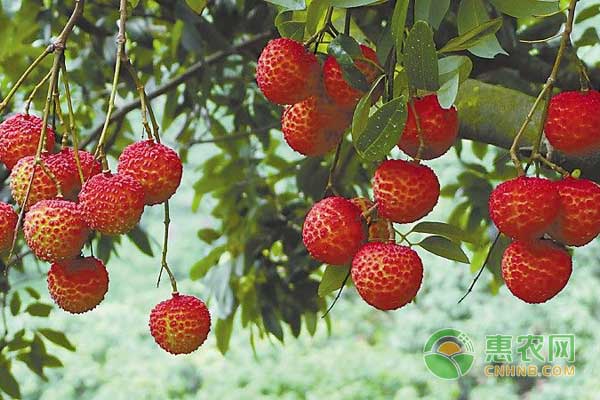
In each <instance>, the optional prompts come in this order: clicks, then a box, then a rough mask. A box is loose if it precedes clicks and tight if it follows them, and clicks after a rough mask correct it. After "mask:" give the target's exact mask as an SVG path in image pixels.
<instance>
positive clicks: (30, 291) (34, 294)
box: [25, 286, 40, 300]
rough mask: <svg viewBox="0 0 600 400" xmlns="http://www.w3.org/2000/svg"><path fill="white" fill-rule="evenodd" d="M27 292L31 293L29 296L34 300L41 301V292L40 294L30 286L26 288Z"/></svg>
mask: <svg viewBox="0 0 600 400" xmlns="http://www.w3.org/2000/svg"><path fill="white" fill-rule="evenodd" d="M25 291H26V292H27V293H29V295H30V296H31V297H32V298H34V299H36V300H39V299H40V294H39V292H38V291H37V290H35V289H34V288H32V287H30V286H27V287H26V288H25Z"/></svg>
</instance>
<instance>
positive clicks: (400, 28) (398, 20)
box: [392, 0, 410, 60]
mask: <svg viewBox="0 0 600 400" xmlns="http://www.w3.org/2000/svg"><path fill="white" fill-rule="evenodd" d="M409 4H410V0H397V1H396V5H395V6H394V13H393V14H392V36H394V39H395V42H396V59H397V60H402V56H403V47H402V46H403V44H404V28H405V27H406V16H407V15H408V6H409Z"/></svg>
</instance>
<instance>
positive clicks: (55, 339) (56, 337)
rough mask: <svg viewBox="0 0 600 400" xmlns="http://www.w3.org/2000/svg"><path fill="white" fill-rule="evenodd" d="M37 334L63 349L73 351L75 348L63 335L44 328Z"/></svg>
mask: <svg viewBox="0 0 600 400" xmlns="http://www.w3.org/2000/svg"><path fill="white" fill-rule="evenodd" d="M38 332H39V333H41V334H42V335H44V337H46V339H48V340H49V341H51V342H52V343H54V344H56V345H59V346H61V347H64V348H65V349H67V350H70V351H75V346H74V345H73V343H71V342H70V341H69V339H67V337H66V336H65V334H64V333H62V332H59V331H55V330H52V329H45V328H44V329H38Z"/></svg>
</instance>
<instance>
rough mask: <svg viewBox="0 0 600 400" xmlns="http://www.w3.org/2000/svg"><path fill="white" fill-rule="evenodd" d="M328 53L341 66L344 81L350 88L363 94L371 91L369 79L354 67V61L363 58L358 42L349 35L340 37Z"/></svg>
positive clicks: (330, 46)
mask: <svg viewBox="0 0 600 400" xmlns="http://www.w3.org/2000/svg"><path fill="white" fill-rule="evenodd" d="M327 52H328V53H329V55H331V56H333V57H335V59H336V60H337V62H338V63H339V64H340V67H341V68H342V75H343V76H344V80H345V81H346V82H348V84H350V86H352V87H354V88H356V89H359V90H361V91H363V92H366V91H367V90H369V84H368V83H367V79H366V78H365V76H364V75H363V73H362V72H360V70H359V69H358V68H357V67H356V65H354V59H355V58H358V57H362V51H361V49H360V46H359V44H358V43H357V42H356V40H354V39H353V38H351V37H350V36H348V35H344V34H341V35H338V36H337V37H336V38H335V39H334V40H332V41H331V43H330V44H329V46H328V47H327Z"/></svg>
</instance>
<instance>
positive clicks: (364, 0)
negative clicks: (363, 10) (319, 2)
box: [330, 0, 382, 8]
mask: <svg viewBox="0 0 600 400" xmlns="http://www.w3.org/2000/svg"><path fill="white" fill-rule="evenodd" d="M381 2H382V0H331V1H330V4H331V5H332V6H334V7H337V8H353V7H363V6H368V5H371V4H375V3H381Z"/></svg>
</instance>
